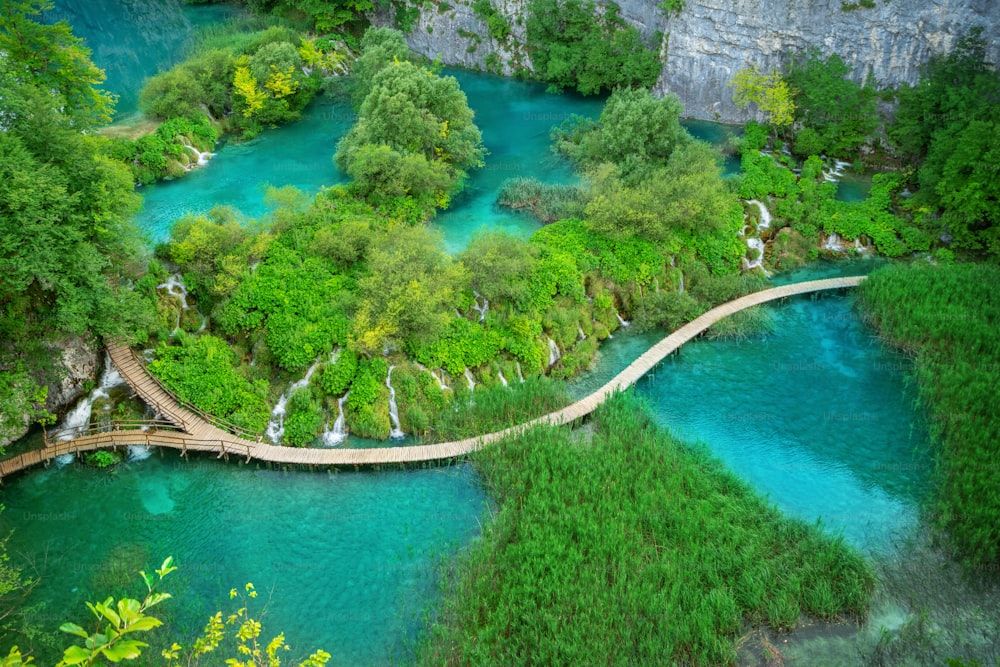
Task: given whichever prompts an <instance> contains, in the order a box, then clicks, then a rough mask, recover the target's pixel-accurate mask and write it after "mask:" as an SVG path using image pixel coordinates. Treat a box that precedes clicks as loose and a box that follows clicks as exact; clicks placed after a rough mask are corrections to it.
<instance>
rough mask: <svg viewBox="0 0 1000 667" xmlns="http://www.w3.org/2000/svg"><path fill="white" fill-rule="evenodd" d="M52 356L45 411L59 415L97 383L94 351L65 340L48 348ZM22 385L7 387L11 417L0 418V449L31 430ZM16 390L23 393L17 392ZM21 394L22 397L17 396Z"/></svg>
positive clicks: (26, 392) (27, 399)
mask: <svg viewBox="0 0 1000 667" xmlns="http://www.w3.org/2000/svg"><path fill="white" fill-rule="evenodd" d="M48 348H49V350H50V351H51V355H52V366H51V368H50V370H49V372H48V375H49V377H48V378H47V382H46V386H47V387H48V393H47V395H46V399H45V409H46V410H48V411H49V412H51V413H53V414H61V413H63V412H65V411H66V409H67V408H68V407H69V406H70V405H71V404H72V403H73V402H74V401H76V400H77V399H78V398H80V397H81V396H83V395H84V393H85V389H86V388H87V387H88V386H89V385H91V384H93V383H94V382H95V381H96V380H97V374H98V370H99V369H98V359H99V357H98V353H97V350H96V349H95V348H94V347H93V346H92V345H91V344H89V343H87V342H86V341H84V340H82V339H80V338H67V339H64V340H62V341H59V342H57V343H51V344H49V345H48ZM28 384H30V380H28V378H25V382H24V383H23V384H21V383H18V384H17V385H16V386H14V387H11V391H12V392H13V393H14V396H12V397H11V398H12V399H13V400H10V401H7V402H6V404H7V407H8V409H10V410H11V411H12V414H0V447H6V446H7V445H9V444H10V443H12V442H14V441H15V440H18V439H19V438H22V437H24V436H25V435H26V434H27V433H28V429H29V428H30V426H31V407H32V406H31V405H30V401H31V398H30V394H31V391H30V390H29V389H27V387H26V386H25V385H28ZM19 389H24V391H23V392H19V391H18V390H19ZM20 393H23V394H24V396H23V397H22V396H19V395H18V394H20Z"/></svg>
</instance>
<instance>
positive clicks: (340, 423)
mask: <svg viewBox="0 0 1000 667" xmlns="http://www.w3.org/2000/svg"><path fill="white" fill-rule="evenodd" d="M350 393H351V392H347V393H346V394H344V395H343V396H341V397H340V398H338V399H337V411H338V412H337V418H336V419H335V420H334V422H333V428H332V429H327V430H326V431H323V436H322V437H323V444H326V445H331V446H332V445H339V444H340V443H342V442H343V441H344V440H346V439H347V421H346V420H345V419H344V403H345V402H346V401H347V397H348V396H349V395H350Z"/></svg>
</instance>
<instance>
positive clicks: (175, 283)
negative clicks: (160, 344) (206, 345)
mask: <svg viewBox="0 0 1000 667" xmlns="http://www.w3.org/2000/svg"><path fill="white" fill-rule="evenodd" d="M156 289H162V290H166V292H167V294H169V295H170V296H172V297H174V298H175V299H177V300H178V301H179V302H180V304H181V309H180V310H178V311H177V319H176V320H175V321H174V330H173V331H171V332H170V335H171V336H176V335H177V332H178V331H179V330H180V328H181V317H183V315H184V311H185V310H191V306H190V305H188V301H187V297H188V291H187V287H186V286H185V285H184V281H183V279H182V278H181V274H179V273H175V274H173V275H171V276H170V277H169V278H167V280H166V282H163V283H160V284H159V285H157V286H156ZM198 316H199V317H201V326H199V327H198V333H201V332H202V331H204V330H205V325H206V324H207V323H208V321H207V320H206V319H205V316H204V315H202V314H201V313H200V312H199V313H198Z"/></svg>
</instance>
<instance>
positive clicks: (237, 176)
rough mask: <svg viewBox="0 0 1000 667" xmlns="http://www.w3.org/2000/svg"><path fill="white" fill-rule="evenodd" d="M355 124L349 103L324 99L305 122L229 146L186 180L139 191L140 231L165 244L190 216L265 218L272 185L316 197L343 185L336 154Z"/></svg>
mask: <svg viewBox="0 0 1000 667" xmlns="http://www.w3.org/2000/svg"><path fill="white" fill-rule="evenodd" d="M353 123H354V112H353V110H352V109H351V105H350V103H349V102H347V101H346V100H340V99H335V98H331V97H320V98H318V99H316V100H315V101H314V102H313V103H312V104H310V105H309V106H308V107H307V108H306V110H305V112H304V113H303V117H302V120H300V121H298V122H296V123H292V124H290V125H286V126H284V127H280V128H276V129H273V130H268V131H267V132H264V133H263V134H261V135H260V136H258V137H257V138H255V139H253V140H252V141H247V142H241V143H236V142H229V143H227V144H225V145H224V146H220V148H219V150H218V151H217V153H216V155H215V157H214V158H212V159H211V160H210V161H209V163H208V164H206V165H205V166H203V167H199V168H198V169H194V170H192V171H191V172H189V173H187V174H185V175H184V176H183V177H182V178H179V179H176V180H173V181H162V182H160V183H156V184H153V185H149V186H146V187H143V188H140V190H139V191H140V193H141V194H142V196H143V209H142V211H141V212H140V213H139V215H138V216H137V222H138V224H139V227H140V228H141V229H143V230H144V231H145V232H146V233H147V235H148V236H149V237H150V239H151V240H152V241H154V242H159V241H165V240H167V239H168V238H169V235H170V228H171V226H172V225H173V223H174V222H175V221H176V220H177V219H178V218H180V217H181V216H182V215H184V214H187V213H204V212H206V211H208V210H210V209H211V208H212V207H214V206H232V207H235V208H236V209H237V210H239V211H240V212H241V213H243V214H244V215H245V216H248V217H259V216H261V215H263V214H265V213H266V212H267V210H268V209H267V206H266V204H265V201H264V198H265V194H266V193H267V189H268V187H269V186H275V187H281V186H286V185H291V186H294V187H297V188H299V189H300V190H302V191H303V192H307V193H309V194H314V193H316V192H318V191H319V189H320V188H321V187H322V186H324V185H335V184H337V183H342V182H344V180H345V177H344V176H343V175H342V174H341V173H340V172H339V171H338V170H337V168H336V167H335V166H334V164H333V154H334V153H335V152H336V149H337V141H339V140H340V137H342V136H343V135H344V133H346V132H347V130H348V129H349V128H350V127H351V125H352V124H353Z"/></svg>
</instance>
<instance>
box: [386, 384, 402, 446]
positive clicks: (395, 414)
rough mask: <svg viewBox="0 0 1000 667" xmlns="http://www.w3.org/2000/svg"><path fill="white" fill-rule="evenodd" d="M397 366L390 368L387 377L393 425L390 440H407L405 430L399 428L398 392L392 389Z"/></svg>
mask: <svg viewBox="0 0 1000 667" xmlns="http://www.w3.org/2000/svg"><path fill="white" fill-rule="evenodd" d="M393 368H395V366H389V372H388V373H386V375H385V386H386V387H388V388H389V421H390V423H391V424H392V429H391V430H390V431H389V437H390V438H405V437H406V434H405V433H403V430H402V429H401V428H399V408H397V407H396V390H395V389H393V388H392V369H393Z"/></svg>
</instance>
